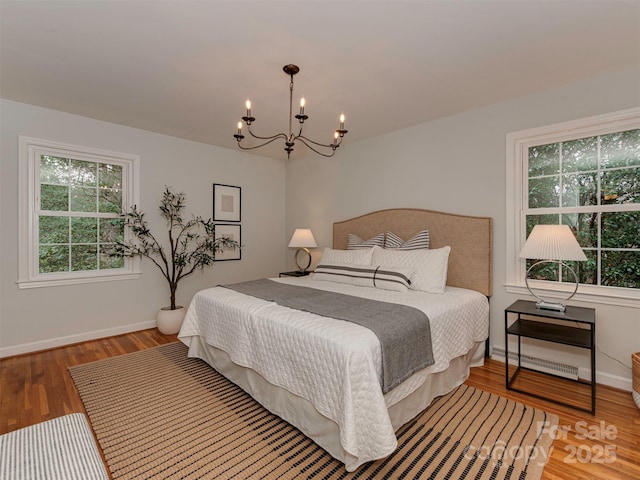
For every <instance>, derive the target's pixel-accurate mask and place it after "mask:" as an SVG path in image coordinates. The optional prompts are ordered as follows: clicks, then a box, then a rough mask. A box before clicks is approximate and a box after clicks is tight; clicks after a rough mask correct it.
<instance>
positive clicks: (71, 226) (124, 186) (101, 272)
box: [18, 137, 138, 288]
mask: <svg viewBox="0 0 640 480" xmlns="http://www.w3.org/2000/svg"><path fill="white" fill-rule="evenodd" d="M137 168H138V157H137V156H135V155H126V154H117V153H113V152H106V151H101V150H97V149H91V148H86V147H78V146H74V145H64V144H60V143H54V142H49V141H45V140H38V139H33V138H27V137H20V177H21V180H22V184H21V187H22V188H21V192H20V193H21V197H20V199H21V206H20V222H21V224H20V235H21V239H20V249H21V252H20V280H19V282H18V283H19V286H20V288H30V287H38V286H50V285H58V284H69V283H85V282H93V281H104V280H114V279H121V278H131V275H132V274H135V272H134V266H135V263H134V262H131V261H130V259H124V258H119V257H112V256H110V255H109V252H110V249H111V248H112V246H113V244H114V242H116V241H118V240H123V239H124V238H125V234H126V232H125V229H124V223H123V221H122V219H121V218H120V213H121V212H122V211H123V210H125V209H126V208H127V206H128V205H131V204H133V203H137V202H136V201H135V190H136V189H135V188H134V185H135V181H136V179H137Z"/></svg>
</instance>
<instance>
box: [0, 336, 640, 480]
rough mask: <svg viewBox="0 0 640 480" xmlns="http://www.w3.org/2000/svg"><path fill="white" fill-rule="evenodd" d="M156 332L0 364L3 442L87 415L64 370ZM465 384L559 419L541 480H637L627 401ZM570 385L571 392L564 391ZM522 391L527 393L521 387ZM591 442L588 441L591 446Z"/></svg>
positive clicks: (136, 346) (616, 395)
mask: <svg viewBox="0 0 640 480" xmlns="http://www.w3.org/2000/svg"><path fill="white" fill-rule="evenodd" d="M176 340H177V337H176V336H175V335H168V336H165V335H162V334H160V333H159V332H158V331H157V330H156V329H151V330H144V331H141V332H134V333H130V334H126V335H119V336H116V337H110V338H105V339H100V340H94V341H89V342H84V343H80V344H75V345H70V346H67V347H62V348H57V349H53V350H48V351H45V352H36V353H32V354H28V355H20V356H16V357H10V358H5V359H1V360H0V392H1V395H0V434H2V433H7V432H11V431H14V430H16V429H18V428H22V427H26V426H29V425H33V424H35V423H39V422H42V421H44V420H48V419H50V418H55V417H59V416H61V415H65V414H68V413H75V412H84V406H83V404H82V401H81V400H80V397H79V396H78V393H77V391H76V388H75V385H74V384H73V381H72V380H71V377H70V375H69V372H68V370H67V368H68V367H69V366H72V365H79V364H81V363H87V362H93V361H96V360H100V359H103V358H107V357H111V356H115V355H122V354H125V353H131V352H135V351H138V350H144V349H146V348H151V347H155V346H158V345H162V344H166V343H169V342H173V341H176ZM527 375H531V377H526V380H527V382H526V388H527V389H533V391H536V392H538V393H539V394H541V395H544V396H548V397H551V398H566V395H567V394H569V395H574V396H576V397H577V398H576V401H577V402H581V404H583V403H582V402H586V403H587V404H588V402H589V399H588V395H587V394H586V393H585V392H580V391H579V389H580V388H581V386H577V387H578V388H575V387H576V385H575V384H571V383H569V384H567V382H564V381H563V380H561V379H555V378H550V377H547V376H542V375H537V374H530V373H529V372H527ZM466 383H467V384H469V385H471V386H474V387H476V388H480V389H482V390H486V391H489V392H492V393H496V394H498V395H502V396H503V397H506V398H511V399H513V400H516V401H519V402H522V403H525V404H527V405H530V406H532V407H535V408H541V409H543V410H545V411H547V412H549V413H554V414H556V415H558V416H559V419H560V421H559V428H558V434H557V439H556V441H555V442H554V444H553V447H552V450H551V455H550V459H549V462H548V464H547V466H546V468H545V470H544V473H543V476H542V478H543V480H558V479H585V480H587V479H588V480H595V479H607V480H617V479H619V480H623V479H624V480H628V479H631V478H639V479H640V410H639V409H638V408H636V406H635V403H634V402H633V399H632V398H631V394H630V393H629V392H623V391H620V390H617V389H614V388H610V387H606V386H603V385H598V388H597V398H596V414H595V415H591V414H589V413H584V412H581V411H578V410H575V409H572V408H569V407H565V406H561V405H557V404H555V403H552V402H549V401H546V400H541V399H537V398H535V397H530V396H528V395H526V394H522V393H517V392H513V391H510V390H507V389H506V387H505V381H504V363H501V362H498V361H495V360H491V359H489V360H486V363H485V365H484V366H483V367H477V368H472V369H471V375H470V377H469V379H468V380H467V382H466ZM567 385H569V386H567ZM522 386H523V388H524V387H525V385H524V384H523V385H522ZM589 437H591V438H589Z"/></svg>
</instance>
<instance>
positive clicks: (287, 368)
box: [179, 277, 489, 470]
mask: <svg viewBox="0 0 640 480" xmlns="http://www.w3.org/2000/svg"><path fill="white" fill-rule="evenodd" d="M273 281H279V282H282V283H290V284H295V285H302V286H308V287H312V288H318V289H323V290H329V291H335V292H338V293H344V294H349V295H356V296H361V297H365V298H371V299H373V300H380V301H385V302H392V303H403V304H405V305H409V306H412V307H414V308H418V309H420V310H422V311H423V312H424V313H425V314H427V316H428V317H429V319H430V323H431V333H432V344H433V352H434V360H435V363H434V364H433V365H432V366H430V367H428V368H425V369H423V370H421V371H419V372H417V373H415V374H414V375H412V376H411V377H409V378H408V379H407V380H405V381H404V382H403V383H401V384H400V385H399V386H397V387H396V388H395V389H393V390H391V391H390V392H389V393H387V394H386V395H383V394H382V389H381V387H380V378H381V361H380V344H379V342H378V339H377V338H376V336H375V335H374V334H373V333H372V332H371V331H369V330H368V329H366V328H364V327H361V326H359V325H356V324H352V323H349V322H344V321H341V320H335V319H329V318H318V316H317V315H314V314H311V313H308V312H301V311H297V310H292V309H289V308H286V307H281V306H279V305H276V304H274V303H272V302H266V301H263V300H260V299H257V298H254V297H250V296H247V295H243V294H240V293H238V292H235V291H233V290H229V289H226V288H222V287H214V288H211V289H207V290H203V291H201V292H199V293H198V294H196V296H195V297H194V299H193V301H192V303H191V305H190V307H189V310H188V311H187V314H186V316H185V320H184V323H183V326H182V329H181V331H180V333H179V338H180V340H182V341H183V342H184V343H185V344H187V345H188V346H189V347H190V355H191V354H192V355H195V356H199V357H200V358H204V359H205V360H207V361H208V362H209V363H210V364H212V366H214V367H216V368H218V369H221V368H222V364H223V363H227V364H232V365H233V366H234V367H238V368H241V369H245V370H246V371H247V372H249V374H248V375H249V376H254V374H255V376H256V377H259V379H260V381H264V383H265V388H267V387H268V386H273V387H274V389H276V390H278V391H279V390H281V391H282V392H287V393H288V394H290V395H291V396H292V397H293V398H294V399H300V401H299V402H297V403H305V404H306V403H308V404H309V406H310V407H309V408H310V409H312V410H315V412H316V413H317V414H318V415H319V416H320V417H322V418H324V419H327V421H328V422H329V423H328V425H329V426H331V425H335V429H334V430H335V436H336V438H334V439H332V440H331V442H328V441H323V440H320V441H318V440H316V439H315V438H314V440H316V441H317V442H318V443H319V444H320V445H321V446H323V447H325V448H326V449H327V451H329V453H331V454H332V455H333V456H335V457H336V458H339V459H340V460H342V461H344V462H345V466H346V467H347V469H348V470H353V469H355V468H357V466H358V465H360V464H362V463H364V462H367V461H370V460H376V459H379V458H384V457H385V456H387V455H389V454H390V453H391V452H393V450H394V449H395V448H396V445H397V442H396V437H395V434H394V431H395V429H397V428H398V427H399V426H400V425H398V424H397V423H398V421H406V420H408V419H409V418H410V417H409V418H405V417H407V411H409V412H413V410H415V409H417V408H420V410H421V409H422V408H424V407H426V405H428V402H429V401H430V398H429V397H431V398H432V396H431V395H424V393H422V390H423V387H424V385H425V384H427V383H429V382H430V377H432V376H433V375H434V374H437V373H439V372H446V371H447V370H448V369H449V368H450V367H451V365H452V363H453V364H455V366H456V367H455V368H454V370H456V372H455V381H451V382H448V381H444V383H443V382H442V381H440V383H442V384H443V385H447V388H449V387H450V388H455V386H457V385H458V384H460V383H461V381H464V378H466V375H468V365H469V364H470V361H471V357H472V354H473V352H474V351H476V349H477V347H478V344H479V343H481V342H482V341H483V340H484V339H486V338H487V332H488V317H489V306H488V300H487V298H486V297H485V296H484V295H482V294H479V293H478V292H474V291H471V290H465V289H461V288H454V287H447V288H446V291H445V293H443V294H429V293H424V292H416V291H409V292H406V293H403V292H391V291H385V290H379V289H374V288H367V287H357V286H352V285H344V284H336V283H332V282H325V281H318V280H314V279H313V278H309V277H303V278H282V279H273ZM205 345H207V346H210V347H212V348H211V352H208V353H206V352H204V346H205ZM216 364H218V365H216ZM228 366H229V365H228ZM222 373H225V372H222ZM232 380H234V381H236V383H242V382H241V381H239V380H238V379H234V378H232ZM244 383H245V385H241V386H242V387H243V388H245V389H246V390H252V389H254V390H256V391H255V392H251V391H250V392H249V393H252V395H254V397H256V398H257V399H258V400H259V401H261V402H262V403H263V404H264V403H269V405H266V406H267V408H269V409H270V410H272V411H274V413H277V414H279V415H280V416H283V418H285V419H286V420H288V421H290V422H291V423H293V424H294V425H296V421H297V420H295V418H294V421H292V420H291V418H287V417H292V418H293V417H296V413H295V412H293V413H292V412H289V413H287V409H286V408H280V407H279V406H278V402H274V401H273V399H271V400H268V401H267V400H266V398H264V397H265V395H261V394H260V393H259V391H260V390H261V389H262V388H258V387H257V386H256V385H257V384H256V382H255V381H252V380H247V381H246V382H244ZM252 385H253V386H254V387H255V388H254V387H252ZM442 389H443V388H439V389H438V394H443V393H446V392H441V391H440V390H442ZM262 390H264V389H262ZM271 394H273V392H272V393H271ZM258 397H263V398H258ZM409 398H417V400H414V401H412V402H413V403H414V404H415V405H414V407H413V408H412V409H409V410H406V409H404V408H401V409H398V410H399V411H400V412H401V413H399V414H397V415H396V416H397V417H398V418H396V419H395V421H394V419H392V415H391V414H390V411H392V410H393V409H394V405H396V404H399V403H401V402H405V403H406V400H407V399H409ZM295 403H296V402H294V403H293V404H292V405H295ZM425 403H426V405H425ZM291 408H292V407H291ZM420 410H415V412H413V413H414V414H415V413H418V412H419V411H420ZM283 412H284V413H283ZM303 423H305V422H303ZM296 426H299V427H300V425H296ZM304 427H305V426H304V425H303V428H301V429H302V430H303V431H304V432H305V433H307V434H311V435H313V432H309V431H310V430H312V428H306V429H305V428H304ZM332 435H334V434H332ZM312 438H313V436H312ZM323 443H324V444H323Z"/></svg>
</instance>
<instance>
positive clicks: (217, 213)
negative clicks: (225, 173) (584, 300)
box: [213, 183, 242, 222]
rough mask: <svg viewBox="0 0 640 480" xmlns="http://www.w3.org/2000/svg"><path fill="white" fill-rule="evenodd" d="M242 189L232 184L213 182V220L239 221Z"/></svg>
mask: <svg viewBox="0 0 640 480" xmlns="http://www.w3.org/2000/svg"><path fill="white" fill-rule="evenodd" d="M241 195H242V190H241V188H240V187H234V186H233V185H223V184H221V183H214V184H213V221H214V222H220V221H222V222H239V221H240V219H241V213H242V202H241V200H242V199H241Z"/></svg>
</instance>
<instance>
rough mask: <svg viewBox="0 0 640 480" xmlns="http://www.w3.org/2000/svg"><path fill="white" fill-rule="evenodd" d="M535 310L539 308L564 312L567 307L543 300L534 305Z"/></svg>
mask: <svg viewBox="0 0 640 480" xmlns="http://www.w3.org/2000/svg"><path fill="white" fill-rule="evenodd" d="M536 308H539V309H540V310H553V311H554V312H564V311H565V310H566V309H567V307H566V306H565V305H563V304H562V303H552V302H547V301H544V300H541V301H539V302H538V303H536Z"/></svg>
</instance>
